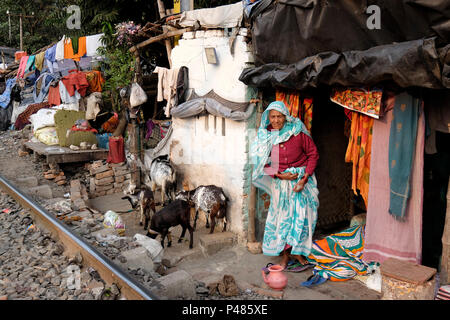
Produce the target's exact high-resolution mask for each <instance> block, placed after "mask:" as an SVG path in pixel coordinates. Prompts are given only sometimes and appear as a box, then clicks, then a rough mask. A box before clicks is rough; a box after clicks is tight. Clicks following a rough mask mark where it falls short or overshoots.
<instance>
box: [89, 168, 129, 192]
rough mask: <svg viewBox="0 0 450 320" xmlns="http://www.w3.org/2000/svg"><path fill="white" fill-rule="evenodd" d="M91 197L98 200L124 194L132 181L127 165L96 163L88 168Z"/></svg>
mask: <svg viewBox="0 0 450 320" xmlns="http://www.w3.org/2000/svg"><path fill="white" fill-rule="evenodd" d="M88 170H89V196H90V197H91V198H96V197H100V196H104V195H109V194H113V193H119V192H123V190H124V189H125V188H127V187H128V185H129V184H130V181H131V172H130V169H129V168H128V166H127V164H126V163H124V162H121V163H106V162H105V161H103V160H98V161H94V162H93V163H92V164H91V165H89V166H88Z"/></svg>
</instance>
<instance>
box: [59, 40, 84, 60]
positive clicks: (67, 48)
mask: <svg viewBox="0 0 450 320" xmlns="http://www.w3.org/2000/svg"><path fill="white" fill-rule="evenodd" d="M73 42H74V41H72V39H71V38H66V39H65V40H64V59H72V60H74V61H80V59H81V57H83V56H84V55H86V37H80V38H79V39H78V46H76V49H77V52H76V53H75V52H74V47H73Z"/></svg>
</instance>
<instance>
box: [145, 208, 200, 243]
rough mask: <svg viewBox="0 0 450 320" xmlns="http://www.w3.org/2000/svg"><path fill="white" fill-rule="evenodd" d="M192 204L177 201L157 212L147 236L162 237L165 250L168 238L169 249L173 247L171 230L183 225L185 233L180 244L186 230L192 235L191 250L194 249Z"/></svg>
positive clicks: (182, 236) (182, 234)
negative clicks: (165, 240) (165, 241)
mask: <svg viewBox="0 0 450 320" xmlns="http://www.w3.org/2000/svg"><path fill="white" fill-rule="evenodd" d="M190 218H191V202H189V201H184V200H179V199H178V200H175V201H172V202H171V203H169V204H168V205H167V206H165V207H164V208H162V209H161V210H159V211H158V212H156V213H155V214H154V215H153V217H152V219H151V221H150V227H149V228H148V230H147V236H148V237H150V238H152V239H155V238H156V236H157V235H158V234H160V235H161V245H162V247H163V248H164V239H165V237H166V236H168V247H170V246H171V245H172V237H171V235H170V231H169V229H170V228H171V227H175V226H177V225H181V226H182V228H183V231H182V233H181V237H180V239H179V240H178V242H181V240H182V239H183V238H184V235H185V234H186V229H187V230H189V233H190V241H189V248H190V249H192V247H193V242H194V229H193V228H192V227H191V223H190V222H191V221H190V220H191V219H190Z"/></svg>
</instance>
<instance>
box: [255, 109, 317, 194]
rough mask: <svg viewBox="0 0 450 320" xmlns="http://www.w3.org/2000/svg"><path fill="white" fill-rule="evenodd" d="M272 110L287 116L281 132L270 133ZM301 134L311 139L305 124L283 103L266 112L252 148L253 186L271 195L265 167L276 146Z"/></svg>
mask: <svg viewBox="0 0 450 320" xmlns="http://www.w3.org/2000/svg"><path fill="white" fill-rule="evenodd" d="M270 110H276V111H278V112H281V113H282V114H284V115H285V116H286V122H285V123H284V126H283V128H281V130H275V131H270V130H267V126H268V125H269V124H270V120H269V113H270ZM300 132H303V133H305V134H306V135H308V136H309V137H311V135H310V133H309V131H308V129H306V126H305V125H304V124H303V122H302V121H301V120H300V119H298V118H294V117H292V116H291V115H290V114H289V110H288V109H287V107H286V106H285V104H284V103H283V102H281V101H274V102H272V103H271V104H269V106H268V107H267V109H266V110H265V111H264V113H263V114H262V117H261V125H260V127H259V129H258V134H257V137H256V140H255V141H254V142H253V143H252V144H251V146H250V160H251V163H252V164H253V166H254V167H253V172H252V181H253V184H254V185H255V186H256V187H258V188H260V189H263V190H264V191H265V192H267V193H268V194H270V189H269V188H270V187H269V186H270V179H271V178H270V177H268V176H267V175H265V174H264V166H265V165H266V164H267V162H268V160H269V156H270V152H271V151H272V147H273V146H274V145H277V144H280V143H282V142H286V141H287V140H289V138H290V137H291V136H292V135H298V134H299V133H300Z"/></svg>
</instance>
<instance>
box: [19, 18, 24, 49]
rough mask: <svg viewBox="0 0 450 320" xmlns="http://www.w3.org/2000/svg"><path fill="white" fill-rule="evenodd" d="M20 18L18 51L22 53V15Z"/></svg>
mask: <svg viewBox="0 0 450 320" xmlns="http://www.w3.org/2000/svg"><path fill="white" fill-rule="evenodd" d="M19 18H20V27H19V28H20V51H23V32H22V15H20V16H19Z"/></svg>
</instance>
